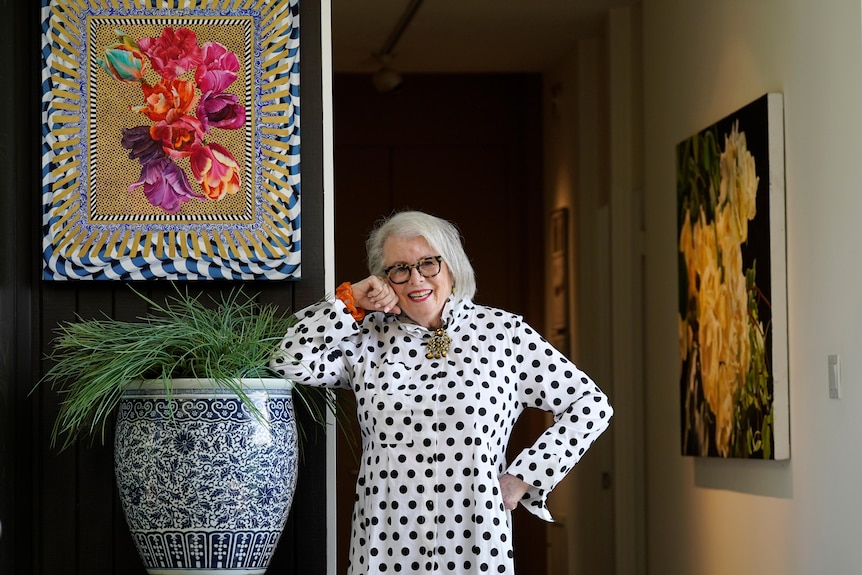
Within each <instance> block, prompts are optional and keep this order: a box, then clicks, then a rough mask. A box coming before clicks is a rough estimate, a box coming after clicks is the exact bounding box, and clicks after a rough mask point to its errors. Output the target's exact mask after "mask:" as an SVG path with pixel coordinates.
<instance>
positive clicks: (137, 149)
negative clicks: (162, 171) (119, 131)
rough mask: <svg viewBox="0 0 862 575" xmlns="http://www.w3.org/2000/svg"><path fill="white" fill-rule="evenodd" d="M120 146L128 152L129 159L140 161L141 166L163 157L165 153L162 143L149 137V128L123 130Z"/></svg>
mask: <svg viewBox="0 0 862 575" xmlns="http://www.w3.org/2000/svg"><path fill="white" fill-rule="evenodd" d="M120 144H122V146H123V147H124V148H126V149H127V150H131V151H130V152H129V158H131V159H133V160H134V159H135V158H137V159H138V160H140V161H141V164H147V163H149V162H151V161H152V160H154V159H156V158H163V157H165V151H164V149H162V142H161V141H159V140H154V139H153V138H152V136H150V128H149V127H147V126H138V127H136V128H123V139H122V140H120Z"/></svg>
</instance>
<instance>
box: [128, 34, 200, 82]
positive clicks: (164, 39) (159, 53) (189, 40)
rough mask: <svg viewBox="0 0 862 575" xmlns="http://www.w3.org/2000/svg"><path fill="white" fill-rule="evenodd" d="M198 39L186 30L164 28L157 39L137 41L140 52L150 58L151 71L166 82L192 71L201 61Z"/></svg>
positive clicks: (146, 38) (145, 38)
mask: <svg viewBox="0 0 862 575" xmlns="http://www.w3.org/2000/svg"><path fill="white" fill-rule="evenodd" d="M197 42H198V38H197V35H195V33H194V32H192V31H191V30H189V29H188V28H178V29H177V30H176V32H175V31H174V29H173V28H170V27H168V28H164V29H163V30H162V35H161V36H159V37H158V38H148V37H144V38H141V39H140V40H138V46H140V47H141V51H142V52H143V53H144V54H146V55H147V56H148V57H149V58H150V64H151V65H152V67H153V70H155V71H156V72H158V73H159V75H161V76H162V78H164V79H166V80H173V79H174V78H176V77H178V76H181V75H183V74H185V73H186V72H188V71H189V70H192V69H194V68H195V67H196V66H198V65H199V64H200V63H201V61H202V60H203V56H202V55H201V49H200V46H198V43H197Z"/></svg>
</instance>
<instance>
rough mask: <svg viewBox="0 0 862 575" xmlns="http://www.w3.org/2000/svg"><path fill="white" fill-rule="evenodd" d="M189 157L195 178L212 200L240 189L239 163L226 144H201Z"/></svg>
mask: <svg viewBox="0 0 862 575" xmlns="http://www.w3.org/2000/svg"><path fill="white" fill-rule="evenodd" d="M189 159H190V163H191V167H192V173H194V175H195V179H196V180H197V181H198V183H199V184H200V185H201V187H202V188H203V190H204V193H205V194H206V195H207V197H208V198H210V199H211V200H220V199H222V198H223V197H224V196H225V194H235V193H236V192H237V191H238V190H239V165H237V163H236V160H234V159H233V156H232V155H231V154H230V152H228V151H227V150H226V149H225V148H224V146H221V145H219V144H217V143H215V142H212V143H210V144H207V145H206V146H200V147H198V148H197V149H195V151H194V153H193V154H192V155H191V158H189Z"/></svg>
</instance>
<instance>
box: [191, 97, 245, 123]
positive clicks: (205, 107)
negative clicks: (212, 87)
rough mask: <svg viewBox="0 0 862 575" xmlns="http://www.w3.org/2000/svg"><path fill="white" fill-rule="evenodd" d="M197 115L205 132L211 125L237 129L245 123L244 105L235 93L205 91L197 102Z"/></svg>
mask: <svg viewBox="0 0 862 575" xmlns="http://www.w3.org/2000/svg"><path fill="white" fill-rule="evenodd" d="M197 116H198V120H200V122H201V125H202V126H203V129H204V131H205V132H209V129H210V128H211V127H213V128H222V129H224V130H237V129H239V128H242V127H243V125H244V124H245V107H243V106H242V105H240V104H239V98H238V97H237V95H236V94H228V93H225V92H222V93H215V92H207V93H205V94H204V95H203V97H202V98H201V100H200V102H198V109H197Z"/></svg>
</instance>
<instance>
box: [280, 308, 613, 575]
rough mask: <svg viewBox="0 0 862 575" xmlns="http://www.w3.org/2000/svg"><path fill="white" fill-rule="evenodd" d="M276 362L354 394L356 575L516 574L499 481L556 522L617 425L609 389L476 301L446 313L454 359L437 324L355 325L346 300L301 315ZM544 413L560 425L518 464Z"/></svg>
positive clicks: (375, 319) (375, 317)
mask: <svg viewBox="0 0 862 575" xmlns="http://www.w3.org/2000/svg"><path fill="white" fill-rule="evenodd" d="M297 316H298V317H299V318H300V321H299V322H298V323H297V324H296V325H295V326H294V327H293V328H292V329H291V331H290V332H289V333H288V334H287V335H286V336H285V338H284V341H283V342H282V344H281V352H282V353H281V354H280V355H279V357H278V358H277V359H275V360H274V361H273V363H272V366H273V368H274V369H276V370H277V371H278V372H279V373H281V374H282V375H283V376H284V377H286V378H289V379H293V380H294V381H297V382H300V383H306V384H310V385H323V386H328V387H343V388H348V389H352V390H353V392H354V394H355V395H356V404H357V417H358V420H359V425H360V430H361V434H362V456H361V462H360V470H359V478H358V480H357V483H356V499H355V505H354V510H353V527H352V535H351V542H350V567H349V570H348V573H349V574H350V575H366V574H368V575H371V574H374V575H377V574H381V573H425V574H435V575H437V574H439V575H443V574H446V575H455V574H459V575H467V574H484V573H512V572H514V563H513V560H512V537H511V525H510V520H511V515H510V513H509V512H508V511H506V510H505V509H504V506H503V499H502V495H501V493H500V489H499V481H498V478H499V477H500V476H501V475H502V474H504V473H511V474H512V475H515V476H516V477H519V478H520V479H522V480H523V481H525V482H527V483H529V484H530V485H531V486H532V487H531V488H530V490H529V491H528V492H527V493H526V494H525V495H524V497H523V499H522V500H521V504H522V505H524V506H525V507H526V508H527V509H529V510H530V511H531V512H532V513H533V514H535V515H537V516H538V517H540V518H542V519H544V520H546V521H551V520H552V518H551V515H550V513H549V512H548V508H547V505H546V501H547V496H548V494H549V493H550V492H551V490H552V489H553V488H554V487H555V486H556V485H557V483H559V482H560V480H561V479H562V478H563V477H564V476H565V475H566V473H567V472H568V471H569V470H571V469H572V467H573V466H574V465H575V464H576V463H577V462H578V460H579V459H580V458H581V456H582V455H583V454H584V452H585V451H586V450H587V449H588V448H589V446H590V445H591V444H592V443H593V441H595V439H596V438H597V437H598V436H599V435H600V434H601V433H602V432H603V431H604V430H605V429H606V428H607V426H608V424H609V422H610V419H611V415H612V414H613V410H612V408H611V406H610V404H609V403H608V400H607V397H606V396H605V394H604V393H603V392H602V391H601V390H600V389H599V388H598V387H597V386H596V384H595V383H593V381H592V380H591V379H590V378H589V377H588V376H587V375H586V374H585V373H583V372H582V371H580V370H579V369H578V368H577V367H576V366H575V365H574V364H573V363H572V362H571V361H569V360H568V359H567V358H566V357H565V356H564V355H562V354H561V353H560V352H558V351H557V350H556V349H554V348H553V347H552V346H551V345H550V344H548V342H546V341H545V340H544V339H543V338H542V337H541V336H540V335H539V334H538V333H537V332H536V331H535V330H533V329H532V328H531V327H530V326H529V325H527V324H526V323H525V322H524V321H523V319H522V318H521V317H520V316H517V315H514V314H511V313H508V312H505V311H502V310H498V309H495V308H490V307H485V306H480V305H476V304H474V303H472V302H470V301H460V302H455V301H453V300H450V301H449V302H448V303H447V304H446V307H445V309H444V311H443V319H444V322H445V327H446V329H447V331H448V333H449V335H450V336H451V338H452V345H451V349H450V350H449V353H448V355H447V356H446V357H443V358H441V359H426V358H425V354H424V352H423V350H424V348H425V343H426V342H427V340H428V337H430V332H429V330H427V329H425V328H423V327H421V326H418V325H416V324H414V323H412V322H410V321H409V320H407V319H406V318H403V317H397V316H394V315H392V314H383V313H379V312H378V313H369V314H368V315H367V316H366V317H365V319H364V320H363V321H362V322H361V324H357V323H356V322H355V321H354V320H353V318H352V317H351V315H350V313H349V312H348V311H347V309H346V308H345V307H344V304H342V303H341V301H339V300H333V299H329V300H327V301H324V302H321V303H319V304H315V305H313V306H311V307H309V308H306V309H305V310H302V311H301V312H299V313H298V314H297ZM528 407H535V408H538V409H541V410H545V411H549V412H551V413H553V414H554V424H553V425H552V426H551V427H550V428H548V429H547V430H546V431H545V432H544V433H543V434H542V435H541V436H540V437H539V438H538V439H537V440H536V442H535V443H534V444H533V445H532V446H531V447H529V448H527V449H525V450H524V451H523V452H522V453H520V454H519V455H518V456H517V457H516V458H515V461H514V462H512V463H511V464H508V463H507V462H506V460H505V451H506V446H507V444H508V441H509V437H510V435H511V432H512V427H513V426H514V424H515V422H516V421H517V419H518V416H519V415H520V413H521V412H522V411H523V410H524V409H526V408H528Z"/></svg>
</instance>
